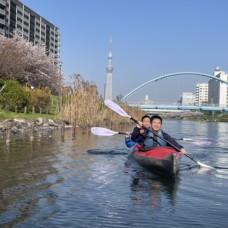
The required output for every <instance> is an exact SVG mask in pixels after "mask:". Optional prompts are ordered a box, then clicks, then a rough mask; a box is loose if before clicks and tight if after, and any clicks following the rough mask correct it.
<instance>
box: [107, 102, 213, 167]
mask: <svg viewBox="0 0 228 228" xmlns="http://www.w3.org/2000/svg"><path fill="white" fill-rule="evenodd" d="M104 103H105V105H106V106H107V107H109V108H110V109H112V110H113V111H114V112H116V113H118V114H119V115H121V116H123V117H127V118H129V119H131V120H133V121H134V122H135V123H137V124H138V121H137V120H136V119H134V118H133V117H131V116H129V115H128V114H127V113H126V112H125V111H124V110H123V109H122V108H121V107H120V106H119V105H118V104H116V103H115V102H113V101H111V100H109V99H105V101H104ZM142 127H143V128H144V129H146V130H148V131H150V132H152V133H153V134H155V135H156V136H157V137H159V138H161V139H162V140H164V141H165V142H166V143H167V144H169V145H170V146H172V147H173V148H175V149H176V150H177V151H179V152H181V151H180V149H179V148H178V147H176V146H174V145H173V144H171V143H169V142H168V141H167V140H166V139H163V138H162V137H161V136H160V135H158V134H157V133H156V132H154V131H153V130H150V129H148V128H146V127H145V126H142ZM184 155H185V156H186V157H188V158H189V159H191V160H192V161H194V162H195V163H197V164H198V165H199V166H202V167H206V168H212V169H213V167H211V166H208V165H205V164H203V163H201V162H199V161H196V160H195V159H194V158H193V157H191V156H189V155H188V154H184Z"/></svg>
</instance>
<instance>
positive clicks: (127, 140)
mask: <svg viewBox="0 0 228 228" xmlns="http://www.w3.org/2000/svg"><path fill="white" fill-rule="evenodd" d="M141 121H142V122H140V123H142V124H143V126H145V127H147V128H149V127H150V126H151V124H150V122H151V121H150V116H148V115H145V116H143V117H142V118H141ZM141 131H144V130H143V129H141ZM136 143H137V142H136V141H133V140H132V138H131V133H130V132H126V133H125V144H126V146H127V147H128V148H131V147H133V146H134V145H135V144H136Z"/></svg>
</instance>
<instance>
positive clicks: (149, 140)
mask: <svg viewBox="0 0 228 228" xmlns="http://www.w3.org/2000/svg"><path fill="white" fill-rule="evenodd" d="M156 133H157V135H159V137H158V136H156V135H155V134H154V133H152V132H150V131H149V132H148V134H147V137H146V139H145V140H144V143H143V144H144V145H143V147H144V149H150V148H153V147H157V146H166V142H165V141H164V140H162V139H161V138H164V136H163V132H162V130H159V131H157V132H156ZM160 137H161V138H160Z"/></svg>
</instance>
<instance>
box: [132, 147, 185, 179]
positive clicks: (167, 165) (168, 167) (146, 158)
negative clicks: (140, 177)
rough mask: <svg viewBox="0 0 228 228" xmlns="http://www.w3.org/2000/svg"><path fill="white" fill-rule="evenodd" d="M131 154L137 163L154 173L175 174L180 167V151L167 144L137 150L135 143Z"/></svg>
mask: <svg viewBox="0 0 228 228" xmlns="http://www.w3.org/2000/svg"><path fill="white" fill-rule="evenodd" d="M132 155H133V157H134V159H135V160H136V162H137V163H138V164H139V165H141V166H142V167H144V168H146V169H148V170H150V171H154V172H156V173H160V174H164V175H171V176H175V175H176V174H177V172H178V170H179V167H180V160H181V153H180V152H178V151H176V150H175V149H173V148H171V147H168V146H161V147H155V148H152V149H150V150H146V151H139V147H138V146H137V145H136V146H134V148H133V153H132Z"/></svg>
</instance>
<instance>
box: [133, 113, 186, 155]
mask: <svg viewBox="0 0 228 228" xmlns="http://www.w3.org/2000/svg"><path fill="white" fill-rule="evenodd" d="M148 117H149V116H144V117H143V118H142V121H138V124H137V126H136V127H135V128H134V130H133V132H132V135H131V139H132V141H134V142H137V143H138V144H139V145H140V146H141V150H142V151H143V150H148V149H151V148H154V147H157V146H170V147H173V148H174V149H176V148H178V149H179V151H180V152H181V153H183V154H186V153H187V151H186V150H185V149H184V148H183V146H182V145H180V144H179V143H177V142H176V141H175V140H174V139H173V138H172V137H171V136H170V135H169V134H167V133H165V132H164V131H163V130H162V129H161V127H162V118H161V117H160V116H159V115H154V116H152V117H151V118H150V117H149V120H150V122H149V123H148ZM163 139H164V140H163ZM175 147H176V148H175Z"/></svg>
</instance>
